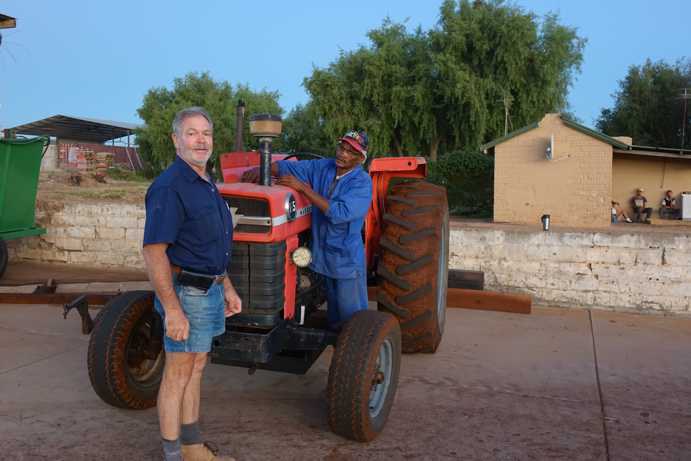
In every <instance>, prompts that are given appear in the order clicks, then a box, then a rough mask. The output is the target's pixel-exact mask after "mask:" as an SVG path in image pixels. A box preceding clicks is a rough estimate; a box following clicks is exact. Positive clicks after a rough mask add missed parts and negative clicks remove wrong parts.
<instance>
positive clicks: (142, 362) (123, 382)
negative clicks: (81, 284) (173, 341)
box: [87, 291, 165, 409]
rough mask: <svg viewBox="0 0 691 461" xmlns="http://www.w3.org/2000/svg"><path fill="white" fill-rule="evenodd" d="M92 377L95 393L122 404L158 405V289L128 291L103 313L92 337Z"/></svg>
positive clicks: (160, 348)
mask: <svg viewBox="0 0 691 461" xmlns="http://www.w3.org/2000/svg"><path fill="white" fill-rule="evenodd" d="M87 363H88V368H89V379H90V380H91V386H92V387H93V388H94V391H96V394H98V396H99V397H100V398H101V399H102V400H103V401H104V402H106V403H109V404H110V405H113V406H115V407H119V408H132V409H144V408H150V407H153V406H155V405H156V397H157V396H158V388H159V386H160V384H161V377H162V376H163V367H164V365H165V353H164V352H163V325H162V322H161V318H160V316H159V315H158V314H157V313H156V311H155V310H154V298H153V293H152V292H150V291H129V292H126V293H123V294H121V295H118V296H116V297H114V298H113V299H111V300H110V301H109V302H108V304H106V305H105V306H104V307H103V310H102V311H101V312H99V316H98V317H97V321H96V322H95V325H94V330H93V331H92V332H91V338H90V340H89V352H88V356H87Z"/></svg>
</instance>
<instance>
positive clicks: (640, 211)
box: [631, 187, 653, 224]
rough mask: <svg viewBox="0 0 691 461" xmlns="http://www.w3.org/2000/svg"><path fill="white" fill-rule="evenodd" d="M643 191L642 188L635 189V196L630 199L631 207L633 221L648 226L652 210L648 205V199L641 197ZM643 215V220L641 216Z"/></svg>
mask: <svg viewBox="0 0 691 461" xmlns="http://www.w3.org/2000/svg"><path fill="white" fill-rule="evenodd" d="M643 192H644V190H643V189H642V188H640V187H639V188H638V189H636V195H634V196H633V197H632V198H631V206H632V207H633V220H634V222H640V223H645V224H650V215H651V214H652V213H653V209H652V208H650V207H649V206H646V205H647V204H648V199H647V198H645V196H644V195H643ZM644 214H645V219H643V215H644Z"/></svg>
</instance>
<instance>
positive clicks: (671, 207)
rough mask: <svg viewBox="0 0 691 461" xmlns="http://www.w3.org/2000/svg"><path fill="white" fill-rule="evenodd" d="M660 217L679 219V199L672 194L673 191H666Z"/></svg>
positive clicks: (661, 204) (661, 203)
mask: <svg viewBox="0 0 691 461" xmlns="http://www.w3.org/2000/svg"><path fill="white" fill-rule="evenodd" d="M660 218H662V219H679V208H677V199H676V198H674V196H673V195H672V191H671V190H668V191H667V192H665V196H664V197H662V201H661V202H660Z"/></svg>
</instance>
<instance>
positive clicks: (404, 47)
mask: <svg viewBox="0 0 691 461" xmlns="http://www.w3.org/2000/svg"><path fill="white" fill-rule="evenodd" d="M368 38H369V40H370V45H369V46H363V47H360V48H359V49H357V50H355V51H351V52H342V53H341V55H340V56H339V58H338V59H337V60H336V61H334V62H333V63H331V64H330V65H329V66H328V67H327V68H325V69H319V68H317V69H314V70H313V72H312V75H311V76H310V77H308V78H307V79H305V82H304V84H305V87H306V89H307V91H308V92H309V94H310V95H311V97H312V102H313V104H314V106H315V111H316V112H317V114H318V115H319V116H320V117H322V119H323V120H324V121H325V129H326V131H327V133H329V135H331V136H336V135H337V133H338V132H341V131H343V130H345V129H349V128H364V129H366V130H368V132H369V134H370V141H371V142H370V144H371V147H372V151H373V152H374V153H375V154H376V153H379V154H381V153H390V152H392V153H395V154H402V153H416V154H419V153H423V154H426V155H429V156H430V157H431V158H432V159H434V158H436V157H437V153H438V152H452V151H457V150H468V149H475V148H477V147H478V146H479V145H480V144H482V143H483V142H485V141H488V140H490V139H492V138H494V137H497V136H500V135H502V134H504V132H505V130H506V129H509V128H510V127H518V126H521V125H523V124H527V123H529V122H532V121H534V120H536V119H539V118H540V117H541V116H542V115H543V114H544V113H545V112H550V111H555V110H561V109H563V108H565V106H566V96H567V91H568V88H569V85H570V84H571V82H572V79H573V76H574V73H575V72H577V71H578V70H579V69H580V63H581V61H582V50H583V47H584V45H585V40H584V39H582V38H580V37H578V35H577V34H576V31H575V29H573V28H569V27H566V26H563V25H561V24H559V22H558V18H557V16H555V15H548V16H546V17H545V18H544V20H543V21H542V22H539V21H538V19H537V18H536V17H535V16H534V15H533V14H532V13H527V12H525V11H523V10H522V9H520V8H518V7H515V6H511V5H507V4H504V2H502V1H499V0H495V1H487V2H483V1H475V2H473V3H471V2H469V1H467V0H461V1H460V2H458V3H457V2H456V1H454V0H446V1H445V2H444V3H443V4H442V6H441V9H440V19H439V24H438V25H437V26H436V27H435V28H433V29H431V30H429V31H423V30H422V29H421V28H417V29H416V30H414V31H412V32H411V31H408V30H407V29H406V27H405V26H404V25H403V24H396V23H392V22H391V21H389V20H386V21H384V23H383V25H382V26H381V27H380V28H378V29H375V30H372V31H370V32H369V34H368Z"/></svg>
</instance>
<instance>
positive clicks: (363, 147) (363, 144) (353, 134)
mask: <svg viewBox="0 0 691 461" xmlns="http://www.w3.org/2000/svg"><path fill="white" fill-rule="evenodd" d="M338 141H339V142H345V143H348V145H349V146H350V147H352V148H353V149H354V150H355V151H356V152H358V153H360V154H362V155H363V156H364V157H365V159H367V146H368V144H369V142H368V139H367V133H365V131H364V130H360V131H349V132H347V133H346V134H344V135H343V136H342V137H341V138H340V139H339V140H338Z"/></svg>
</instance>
